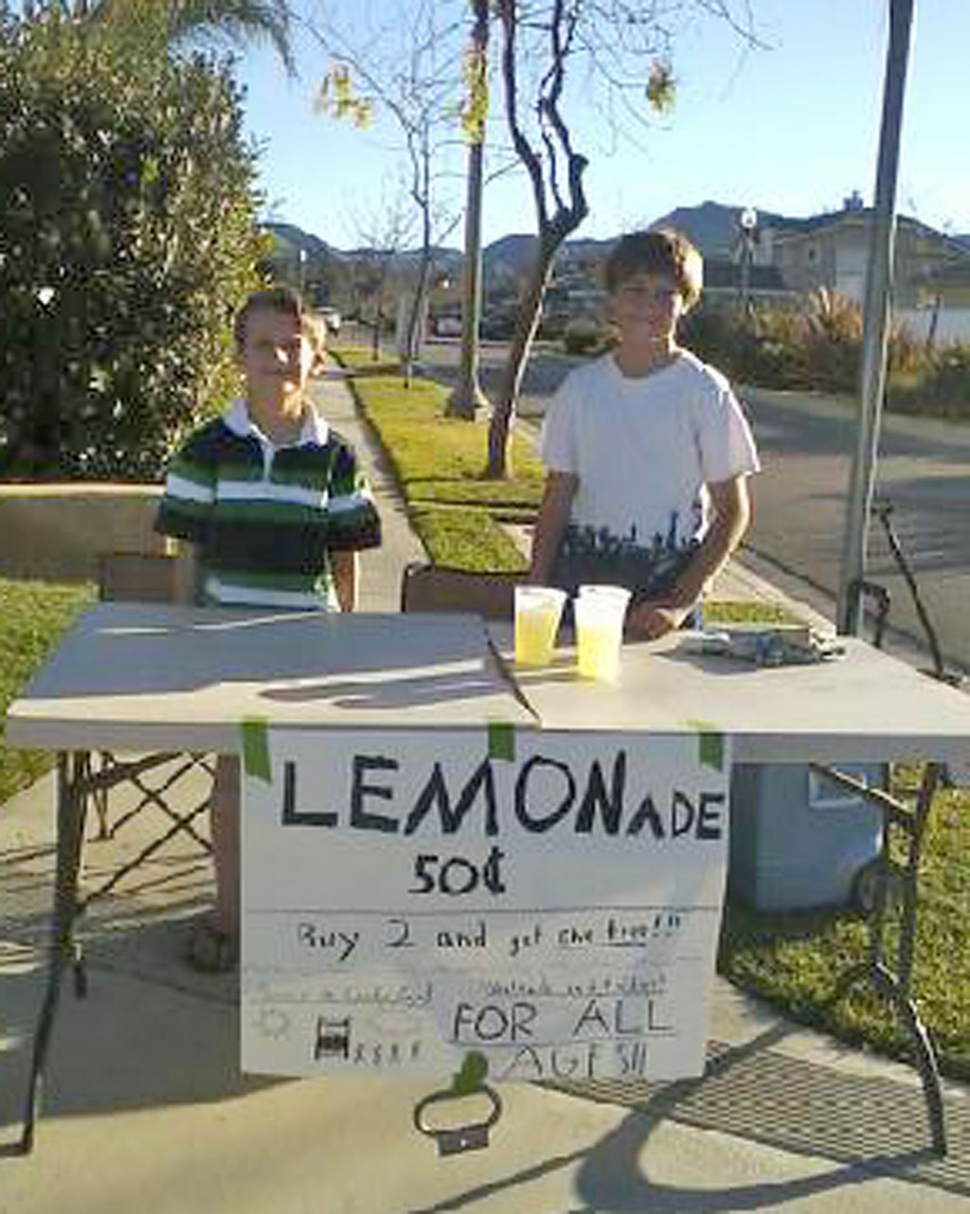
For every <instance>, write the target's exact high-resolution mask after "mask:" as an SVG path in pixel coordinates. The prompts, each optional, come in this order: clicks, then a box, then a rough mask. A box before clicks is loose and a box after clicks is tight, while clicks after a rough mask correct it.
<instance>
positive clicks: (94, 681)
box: [7, 603, 535, 752]
mask: <svg viewBox="0 0 970 1214" xmlns="http://www.w3.org/2000/svg"><path fill="white" fill-rule="evenodd" d="M249 718H259V719H262V720H264V721H266V722H267V723H268V724H272V725H273V726H275V727H284V728H285V727H286V726H291V725H292V726H307V725H319V724H322V723H326V724H328V725H332V726H333V727H335V728H351V729H352V728H356V729H363V728H368V729H379V728H400V727H404V728H409V729H422V728H429V729H430V728H442V727H444V726H450V727H455V728H463V727H480V726H485V725H487V724H489V723H490V722H493V721H503V722H509V723H511V724H514V725H521V726H532V725H534V724H535V720H534V718H533V716H532V715H531V714H530V713H529V711H528V710H527V709H526V708H525V707H523V705H522V704H521V702H520V701H519V700H518V699H517V697H516V695H515V693H514V689H513V688H512V686H511V685H510V684H509V683H508V681H507V680H505V679H504V678H503V677H502V676H501V674H500V673H499V672H498V670H497V668H496V665H495V663H494V661H493V659H492V656H491V653H490V650H489V646H488V637H487V634H486V631H485V627H484V624H483V622H482V621H481V620H479V619H477V618H476V617H475V616H454V615H438V616H428V615H378V614H365V613H354V614H337V613H327V612H314V611H311V612H303V611H301V612H293V611H286V612H266V611H248V610H216V609H210V608H206V609H200V608H193V607H169V606H156V605H148V604H132V603H101V604H98V605H97V606H95V607H93V608H91V609H90V610H88V611H86V612H84V613H83V614H82V615H81V616H79V617H78V619H77V620H76V621H75V623H74V625H73V626H72V627H71V628H70V629H69V630H68V631H67V633H66V634H65V635H64V637H63V638H62V640H61V642H60V644H59V646H58V647H57V649H56V650H55V652H54V653H53V654H52V655H51V657H50V658H49V660H48V661H47V662H46V664H45V665H44V666H43V668H42V669H41V670H40V671H39V672H38V674H37V675H36V677H35V678H34V679H33V681H32V682H31V683H30V685H29V686H28V687H27V689H26V690H25V692H24V694H23V696H21V697H20V698H19V699H17V700H16V701H14V703H13V704H12V705H11V706H10V709H9V711H8V713H7V741H8V743H9V744H11V745H14V746H37V747H46V748H49V749H56V750H70V749H78V750H81V749H106V750H110V749H115V750H128V751H145V750H147V751H160V750H169V749H173V750H196V751H217V752H218V751H221V752H232V751H235V750H237V749H238V747H239V726H240V723H241V722H242V721H243V720H245V719H249Z"/></svg>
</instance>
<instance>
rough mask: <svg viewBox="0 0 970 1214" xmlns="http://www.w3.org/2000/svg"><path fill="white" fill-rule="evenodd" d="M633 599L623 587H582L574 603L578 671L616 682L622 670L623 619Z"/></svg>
mask: <svg viewBox="0 0 970 1214" xmlns="http://www.w3.org/2000/svg"><path fill="white" fill-rule="evenodd" d="M629 600H630V595H629V592H628V591H626V590H623V589H622V588H620V587H613V586H609V587H607V586H602V587H600V586H596V587H585V586H584V587H581V588H580V593H579V597H578V598H577V599H576V601H575V603H574V604H573V610H574V612H575V617H576V649H577V661H578V665H579V675H580V678H583V679H599V680H602V681H604V682H608V683H613V682H615V681H616V680H617V678H619V674H620V646H621V645H622V642H623V621H624V619H625V617H626V607H627V603H628V602H629Z"/></svg>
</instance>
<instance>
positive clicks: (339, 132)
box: [238, 0, 970, 248]
mask: <svg viewBox="0 0 970 1214" xmlns="http://www.w3.org/2000/svg"><path fill="white" fill-rule="evenodd" d="M362 2H365V0H362ZM308 3H312V0H308ZM750 4H751V10H752V12H753V14H754V18H755V25H756V29H757V32H758V34H759V36H760V37H761V39H762V40H763V41H764V42H766V43H768V44H769V46H770V48H771V49H768V50H763V51H761V50H748V51H747V52H744V51H742V49H741V48H740V45H739V43H738V42H737V40H736V39H735V38H733V37H732V36H731V35H730V34H729V32H728V31H727V30H726V29H725V28H720V27H716V26H715V25H713V24H711V23H708V24H707V25H705V26H704V27H702V28H699V29H695V30H693V31H691V32H690V33H688V34H687V35H686V36H684V37H682V38H681V39H680V40H679V41H678V43H677V45H676V47H675V53H674V55H675V57H674V70H675V74H676V76H677V79H678V100H677V104H676V106H675V108H674V110H673V112H672V113H671V114H670V115H669V116H666V117H664V118H663V119H662V120H654V122H653V125H652V127H651V129H650V130H649V131H646V132H641V133H640V135H639V137H638V141H639V145H640V146H638V147H634V146H631V145H629V144H620V145H619V146H618V147H616V148H615V149H612V150H611V147H610V145H611V143H612V142H613V140H612V139H611V137H610V135H609V133H608V131H607V130H606V129H605V127H603V126H601V125H599V124H598V122H597V120H596V119H595V118H594V117H593V115H592V111H591V110H589V109H587V111H586V113H585V114H584V115H583V116H582V117H580V118H578V119H577V121H578V123H579V126H580V128H581V139H580V140H579V147H580V150H583V151H585V152H586V153H587V155H588V156H589V159H590V161H591V164H590V167H589V169H588V172H587V177H586V182H587V192H588V195H589V200H590V205H591V213H590V216H589V218H588V220H587V221H586V223H585V224H584V225H583V227H582V229H581V230H580V232H578V233H577V235H581V236H591V237H598V238H603V237H610V236H614V235H615V234H616V233H618V232H620V231H622V230H624V229H625V228H629V227H631V226H634V225H637V224H643V223H649V222H651V221H652V220H654V219H656V218H658V217H659V216H661V215H663V214H665V213H666V212H668V211H670V210H672V209H673V208H674V207H677V206H693V205H696V204H699V203H701V202H703V201H705V200H706V199H712V200H714V201H717V202H722V203H727V204H733V205H739V206H743V205H752V206H755V207H760V208H763V209H766V210H771V211H778V212H781V213H783V214H786V215H811V214H816V213H818V212H820V211H826V210H836V209H838V208H839V207H840V206H841V204H842V201H843V199H844V198H845V197H846V196H847V195H848V194H850V193H851V192H852V190H854V189H857V190H859V191H860V193H861V194H862V196H863V198H864V200H865V201H866V203H871V201H872V195H873V188H874V182H875V174H876V155H877V149H878V135H879V124H880V117H881V107H882V89H883V75H884V70H885V55H886V38H887V27H888V11H889V0H750ZM343 8H344V5H343V4H341V5H339V6H337V8H336V9H335V10H333V11H337V12H338V13H339V12H340V11H342V10H343ZM308 11H309V10H308ZM915 12H916V16H915V25H914V38H913V44H912V49H911V56H910V67H909V78H908V85H907V95H906V109H905V117H904V125H903V136H902V151H901V159H900V173H899V187H898V205H899V208H900V210H902V211H904V212H905V213H907V214H910V215H914V216H916V217H917V218H919V219H921V220H923V221H924V222H926V223H929V224H931V225H933V226H935V227H940V228H943V229H945V230H949V231H952V232H960V233H970V156H968V153H967V149H968V147H970V130H968V123H967V119H966V115H967V103H966V99H967V96H968V91H970V90H968V76H970V59H968V48H970V3H967V0H915ZM300 68H301V78H300V79H299V80H297V81H295V82H290V81H287V79H286V77H285V76H284V75H283V73H282V70H281V69H280V68H279V67H278V65H277V63H276V61H275V60H274V59H273V57H272V56H271V54H270V53H269V52H268V51H265V50H254V51H250V52H248V53H246V54H245V55H244V56H243V57H242V59H241V60H240V62H239V65H238V75H239V78H240V79H241V81H242V82H243V83H244V84H245V85H246V87H247V90H248V92H247V100H246V103H245V106H246V125H247V129H248V130H249V132H250V133H251V134H252V135H253V136H254V137H255V138H257V139H258V140H259V141H260V143H261V144H263V145H264V150H263V153H262V156H261V159H260V164H261V186H262V189H263V190H264V192H265V194H266V197H267V200H268V204H269V205H268V206H267V212H268V213H270V212H271V214H272V217H273V218H276V219H280V220H286V221H288V222H292V223H296V224H298V225H299V226H300V227H302V228H305V229H306V230H307V231H310V232H313V233H315V234H316V235H317V236H319V237H321V238H322V239H323V240H325V241H327V242H328V243H329V244H332V245H335V246H337V247H338V248H348V247H351V246H353V245H355V244H358V243H360V233H361V226H362V225H361V221H362V219H363V218H365V217H366V216H368V215H371V214H373V212H374V210H375V208H376V207H379V205H380V200H381V198H382V197H385V198H387V197H389V196H390V195H392V194H393V193H394V189H395V187H394V184H393V183H394V180H395V175H396V170H395V165H396V164H397V163H398V153H397V152H396V150H395V148H396V146H397V145H399V142H400V140H399V138H398V136H397V135H396V132H395V128H393V126H390V125H387V124H384V123H381V122H377V123H375V125H374V126H373V127H372V128H371V129H370V130H369V131H367V132H361V131H357V130H354V129H353V128H352V127H351V126H350V125H349V124H345V123H338V122H336V121H334V120H332V119H329V118H327V117H325V116H322V115H320V114H317V113H315V112H314V110H313V104H312V101H313V95H314V93H315V91H316V87H317V84H318V82H319V79H320V77H322V75H323V74H324V72H325V71H326V68H327V60H326V58H325V57H324V56H323V54H322V52H320V51H318V50H317V51H311V50H310V48H309V46H308V45H307V44H302V48H301V55H300ZM494 103H495V105H496V108H497V106H498V103H499V98H498V95H497V93H496V95H495V98H494ZM460 163H461V162H460V161H458V160H456V165H455V167H456V169H458V168H460ZM461 196H462V194H461V187H460V178H459V177H456V181H455V192H454V203H455V205H456V206H457V205H459V204H460V199H461ZM365 226H366V225H365ZM483 227H484V237H485V241H486V243H488V242H490V241H492V240H495V239H497V238H498V237H500V236H502V235H505V234H506V233H509V232H528V231H533V230H534V220H533V212H532V204H531V198H530V195H529V193H528V190H527V186H526V184H525V180H524V178H523V177H522V176H521V174H517V175H515V176H514V177H512V178H508V179H505V180H502V181H500V182H498V183H495V184H493V185H491V186H490V187H489V189H488V191H487V193H486V198H485V207H484V216H483ZM448 243H450V244H453V245H459V246H460V244H461V232H460V229H458V230H457V231H456V232H455V234H454V235H453V236H452V237H451V238H450V239H449V241H448Z"/></svg>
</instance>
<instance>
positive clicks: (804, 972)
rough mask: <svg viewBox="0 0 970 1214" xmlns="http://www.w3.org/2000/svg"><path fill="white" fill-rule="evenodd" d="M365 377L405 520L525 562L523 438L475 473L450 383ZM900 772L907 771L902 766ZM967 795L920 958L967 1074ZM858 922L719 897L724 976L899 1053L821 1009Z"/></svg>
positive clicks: (957, 809)
mask: <svg viewBox="0 0 970 1214" xmlns="http://www.w3.org/2000/svg"><path fill="white" fill-rule="evenodd" d="M341 361H344V362H345V363H346V364H347V365H348V366H350V367H354V366H361V367H362V368H363V369H364V370H365V374H364V375H362V376H361V377H360V378H357V379H356V380H355V381H354V387H355V391H356V392H357V395H358V399H359V400H360V402H361V405H362V407H363V409H364V411H365V412H366V414H367V416H368V418H369V419H370V421H371V423H372V424H373V426H374V428H375V430H376V431H377V433H378V434H379V436H380V438H381V440H382V442H383V443H384V446H385V448H386V450H387V453H388V456H389V458H390V459H391V461H392V463H393V466H394V467H395V469H396V470H397V473H398V475H399V477H400V481H401V486H402V489H403V492H404V495H405V498H406V499H407V501H408V503H409V507H410V510H411V512H412V517H413V518H414V521H415V523H416V526H417V528H418V530H419V531H420V533H421V535H422V538H423V539H424V541H425V544H426V545H427V547H428V550H429V552H430V553H431V555H432V559H433V560H435V561H436V562H437V563H439V564H445V565H453V566H456V567H459V568H468V569H483V568H521V566H522V563H523V562H522V558H521V557H520V556H519V555H518V553H516V552H514V551H512V552H510V551H509V545H508V541H507V537H506V536H505V535H504V533H502V532H501V530H500V529H499V528H498V526H497V524H498V521H499V520H501V519H503V518H509V517H513V518H518V519H527V518H530V517H532V514H533V512H534V510H535V507H536V505H537V504H538V501H539V495H540V493H541V469H540V467H539V464H538V461H537V460H536V459H535V457H534V455H533V454H532V453H531V451H530V450H529V449H528V447H527V446H526V445H525V444H524V443H520V444H519V445H518V446H517V447H516V452H515V456H514V461H513V462H514V467H515V470H516V474H517V475H516V479H515V480H512V481H508V482H494V481H493V482H488V481H483V480H482V479H481V475H480V474H481V469H482V468H483V467H484V463H485V425H484V423H480V422H464V421H452V420H449V419H446V418H445V417H444V416H443V410H444V402H445V396H446V393H445V390H444V389H443V388H441V387H439V386H438V385H436V384H434V383H430V382H428V381H426V380H420V381H417V382H416V383H415V384H413V385H412V387H411V388H408V389H405V388H404V387H403V386H402V381H401V379H400V377H399V376H398V375H397V373H396V368H395V367H394V366H393V365H392V364H384V365H383V366H381V367H380V368H379V369H377V370H376V371H375V370H374V369H372V367H371V363H370V356H369V354H368V353H367V352H365V351H353V350H348V351H346V352H341ZM704 616H705V621H706V622H708V623H712V624H717V623H722V622H729V621H738V620H744V621H753V622H762V623H785V622H790V620H791V618H792V617H791V615H790V614H789V613H788V612H787V611H786V610H785V609H784V608H782V607H774V606H771V605H764V604H751V603H723V602H721V603H718V602H714V603H708V604H705V609H704ZM897 776H899V777H901V776H908V778H909V779H910V781H911V782H912V778H913V777H912V773H906V772H901V773H897ZM968 854H970V793H967V792H941V793H938V794H937V799H936V802H935V804H934V812H933V814H932V818H931V824H930V827H929V829H928V832H927V839H926V844H925V853H924V860H923V865H922V875H921V895H920V896H921V903H920V917H919V929H918V942H917V953H916V966H915V989H916V990H917V991H918V993H919V1003H920V1011H921V1014H922V1015H923V1017H924V1019H925V1021H926V1023H927V1024H928V1025H929V1027H930V1030H931V1032H932V1033H933V1037H934V1040H935V1041H936V1043H937V1046H938V1048H939V1051H940V1060H941V1065H942V1068H943V1070H944V1071H945V1072H947V1073H948V1074H950V1075H953V1076H960V1077H963V1078H970V947H968V942H967V931H968V926H967V925H968V924H970V866H968V865H967V863H966V859H965V857H966V856H967V855H968ZM866 939H867V937H866V931H865V924H864V922H863V920H862V919H861V918H860V916H859V915H858V914H856V913H853V912H850V911H841V912H825V913H821V912H816V913H811V914H808V913H803V914H784V915H781V914H766V913H761V914H759V913H755V912H753V911H751V910H749V909H745V908H744V907H743V906H740V905H733V904H729V905H728V906H727V909H726V912H725V916H724V925H723V930H722V936H721V947H720V951H719V959H718V965H719V969H720V970H721V972H722V973H723V974H724V975H726V976H727V977H728V978H729V979H730V980H731V981H732V982H734V983H736V984H737V985H738V986H741V987H743V988H744V989H746V990H749V991H751V992H753V993H756V994H758V995H760V996H762V997H763V998H765V999H768V1000H770V1001H772V1002H773V1003H775V1004H776V1005H777V1006H779V1007H780V1008H782V1009H784V1011H785V1012H786V1013H787V1014H788V1015H790V1016H791V1017H793V1018H794V1019H797V1020H800V1021H802V1022H804V1023H806V1024H812V1025H816V1026H824V1027H825V1028H827V1029H828V1030H829V1031H831V1032H833V1033H835V1034H837V1035H838V1036H840V1037H842V1038H844V1039H846V1040H848V1041H855V1042H866V1043H868V1044H869V1045H871V1046H873V1047H874V1048H877V1049H880V1050H882V1051H884V1052H886V1053H891V1054H897V1053H899V1052H900V1051H901V1050H902V1048H903V1042H904V1038H903V1036H902V1034H901V1033H900V1032H899V1029H898V1026H897V1025H896V1023H895V1020H894V1018H893V1016H892V1014H891V1013H890V1012H889V1011H888V1010H887V1008H886V1006H885V1005H883V1004H881V1003H880V1002H878V1001H877V1000H875V999H874V998H873V997H871V996H869V995H868V994H853V995H852V996H851V997H849V998H847V999H846V1000H844V1001H843V1002H842V1004H840V1005H839V1006H838V1007H836V1008H834V1009H832V1010H831V1011H829V1010H827V1008H826V1004H827V1002H828V999H829V996H830V994H831V991H832V981H833V975H834V974H836V973H837V972H839V971H840V970H841V968H842V967H843V966H847V965H850V964H854V963H856V962H858V961H861V960H862V959H863V958H864V956H865V950H866Z"/></svg>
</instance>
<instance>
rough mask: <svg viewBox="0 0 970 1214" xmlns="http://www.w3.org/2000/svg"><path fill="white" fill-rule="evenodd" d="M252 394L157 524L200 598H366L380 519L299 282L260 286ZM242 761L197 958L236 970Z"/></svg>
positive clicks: (295, 603) (252, 334)
mask: <svg viewBox="0 0 970 1214" xmlns="http://www.w3.org/2000/svg"><path fill="white" fill-rule="evenodd" d="M235 343H236V361H237V363H238V365H239V368H240V370H241V372H242V375H243V379H244V381H245V397H244V398H241V399H239V400H236V401H234V402H233V403H232V404H231V405H230V407H229V408H228V410H227V411H226V412H225V413H224V414H223V415H222V417H220V418H217V419H216V420H214V421H211V422H209V423H207V424H206V425H204V426H202V427H201V429H199V430H197V431H196V432H195V433H194V434H192V435H191V436H190V437H189V439H188V441H187V442H186V443H185V445H184V446H183V447H182V448H181V450H180V451H178V452H177V453H176V455H175V456H174V458H173V460H172V462H171V464H170V466H169V472H168V477H167V479H166V482H165V491H164V494H163V496H162V500H161V504H160V506H159V510H158V516H157V519H156V522H155V526H156V529H157V530H158V531H160V532H162V533H163V534H165V535H169V536H173V537H175V538H176V539H179V540H182V541H185V542H186V543H187V544H188V545H189V546H190V551H191V553H192V559H193V561H194V565H195V576H194V578H193V579H192V580H193V582H194V585H195V588H196V596H197V599H198V601H199V602H202V603H206V604H212V605H214V606H221V607H230V606H246V607H274V608H276V607H288V608H317V609H321V608H323V609H325V610H332V611H353V610H354V608H355V607H356V606H357V595H358V582H359V561H358V553H359V551H360V550H361V549H363V548H372V547H376V546H377V545H379V544H380V538H381V531H380V519H379V517H378V514H377V510H376V509H375V506H374V501H373V497H372V495H371V492H370V489H369V487H368V485H367V482H366V480H365V478H364V475H363V473H362V472H361V470H360V468H359V466H358V463H357V458H356V455H355V454H354V450H353V448H352V447H351V445H350V444H349V443H348V442H347V441H346V440H345V439H343V438H341V437H340V435H339V434H337V433H336V432H335V431H333V430H331V429H330V427H329V426H328V425H327V423H326V422H325V421H324V420H323V418H322V417H320V415H319V414H318V413H317V412H316V410H315V409H314V407H313V405H312V404H311V402H310V400H309V398H308V396H307V392H306V388H307V383H308V381H309V378H310V373H311V370H312V369H313V366H314V364H315V362H316V361H317V360H318V359H319V358H320V355H321V346H322V342H321V335H320V331H319V329H318V328H317V327H316V326H315V325H314V323H313V321H312V320H311V318H310V317H308V316H307V315H306V313H305V312H304V309H303V304H302V301H301V300H300V297H299V296H298V295H297V294H296V293H295V292H293V291H290V290H289V289H287V288H274V289H270V290H265V291H257V292H256V293H254V294H253V295H251V296H250V297H249V299H247V300H246V302H245V304H244V305H243V306H242V308H241V309H240V311H239V313H238V315H237V317H236V322H235ZM239 796H240V789H239V764H238V760H237V759H235V758H230V757H229V756H220V758H219V760H218V764H217V768H216V778H215V782H214V785H213V791H212V802H211V807H210V816H211V829H212V844H213V859H214V863H215V874H216V904H215V909H214V912H213V915H212V916H211V918H210V919H207V920H206V921H204V922H203V923H201V924H200V925H198V927H197V929H196V931H195V932H194V934H193V937H192V942H191V947H190V953H189V959H190V960H191V961H192V962H193V963H194V964H195V965H196V966H197V967H198V968H200V969H206V970H212V971H224V970H228V969H232V968H233V967H234V966H235V964H236V962H237V960H238V938H239Z"/></svg>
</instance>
